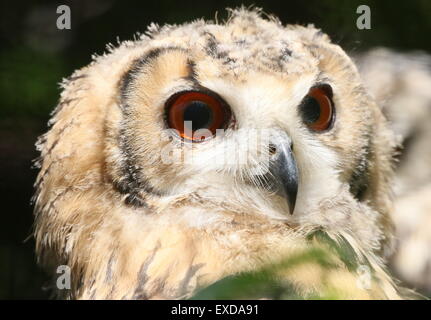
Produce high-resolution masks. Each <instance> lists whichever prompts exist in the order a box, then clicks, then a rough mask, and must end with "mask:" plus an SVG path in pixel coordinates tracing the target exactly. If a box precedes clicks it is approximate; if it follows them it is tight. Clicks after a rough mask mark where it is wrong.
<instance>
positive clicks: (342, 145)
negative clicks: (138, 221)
mask: <svg viewBox="0 0 431 320" xmlns="http://www.w3.org/2000/svg"><path fill="white" fill-rule="evenodd" d="M237 19H239V18H237ZM262 21H263V20H262ZM262 24H263V25H258V24H250V23H249V22H247V21H242V22H241V21H237V22H236V23H232V24H231V25H207V26H205V27H204V28H200V30H199V31H196V30H193V29H194V28H193V27H190V26H185V27H180V28H177V29H174V30H172V31H170V32H169V33H168V34H167V35H163V37H161V39H160V40H159V39H158V38H157V36H156V37H155V39H153V40H152V41H150V43H149V45H148V48H146V49H145V50H143V52H142V54H141V55H140V56H139V57H138V58H136V59H135V60H134V61H133V63H131V64H130V65H128V66H127V68H126V71H125V73H124V75H123V77H122V80H121V81H120V85H119V89H118V93H119V98H118V106H119V110H117V112H120V113H121V115H119V116H118V117H117V118H118V119H119V120H118V121H119V122H118V123H117V124H116V125H115V126H113V127H115V128H120V131H119V132H118V133H117V134H116V135H115V136H116V137H117V139H118V140H119V141H120V143H119V148H118V150H115V152H116V154H115V155H113V157H115V158H122V159H124V161H123V162H122V164H121V165H120V166H119V167H118V166H117V167H115V166H113V167H114V169H115V170H116V173H115V174H114V176H115V177H117V180H116V184H117V186H118V188H119V189H120V190H123V192H124V194H127V195H128V196H127V198H126V202H128V203H130V204H131V205H136V206H139V205H142V204H143V203H145V199H144V198H152V197H154V198H162V199H165V200H166V201H167V202H169V201H172V199H175V198H176V197H179V196H184V195H187V194H196V195H198V196H200V197H202V198H203V199H208V198H209V199H211V201H215V202H219V203H223V202H225V201H226V199H229V202H230V203H235V205H237V206H238V207H243V206H244V204H247V207H249V208H252V210H251V211H253V213H255V214H263V215H268V216H271V217H274V218H279V219H288V220H297V219H304V218H305V217H306V216H307V213H308V212H309V211H310V209H311V211H312V209H313V208H317V207H318V206H319V205H320V203H321V201H323V200H325V199H329V198H331V197H333V196H334V195H336V194H338V193H340V192H341V190H342V189H343V187H344V186H348V188H349V190H350V191H351V192H352V196H354V197H356V198H358V197H363V196H364V193H365V192H366V188H367V182H366V179H367V177H364V176H366V175H367V174H368V172H366V171H367V170H368V169H367V167H366V163H367V157H368V156H369V154H368V153H369V148H370V145H369V144H370V139H371V138H370V136H371V132H372V128H373V121H374V120H373V113H375V112H378V110H377V109H376V108H375V106H374V105H373V103H372V102H371V101H370V100H369V99H368V96H367V95H366V94H364V92H363V89H362V87H361V85H360V82H359V80H358V76H357V74H356V70H355V67H354V66H353V65H352V64H351V62H350V60H349V58H348V57H347V56H345V55H344V53H343V52H342V51H341V49H340V48H339V47H337V46H335V45H333V44H330V43H329V41H328V39H327V37H326V36H325V35H322V34H321V33H320V32H319V31H318V30H315V29H311V28H302V27H296V28H295V29H291V30H286V29H284V28H282V27H281V26H278V25H276V24H273V23H272V22H267V21H265V22H263V23H262ZM240 26H241V27H240ZM358 119H360V121H359V120H358ZM361 170H362V171H361ZM359 171H361V172H359ZM358 176H359V177H360V178H358ZM361 179H362V180H361Z"/></svg>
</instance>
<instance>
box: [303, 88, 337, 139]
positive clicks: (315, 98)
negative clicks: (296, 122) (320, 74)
mask: <svg viewBox="0 0 431 320" xmlns="http://www.w3.org/2000/svg"><path fill="white" fill-rule="evenodd" d="M300 112H301V116H302V120H303V121H304V123H305V124H306V125H307V126H308V127H309V128H310V129H311V130H313V131H318V132H319V131H325V130H327V129H329V128H330V127H331V125H332V122H333V119H334V113H335V110H334V104H333V102H332V90H331V87H330V86H328V85H322V86H316V87H313V88H311V89H310V91H309V92H308V94H307V96H306V97H305V98H304V100H303V101H302V103H301V106H300Z"/></svg>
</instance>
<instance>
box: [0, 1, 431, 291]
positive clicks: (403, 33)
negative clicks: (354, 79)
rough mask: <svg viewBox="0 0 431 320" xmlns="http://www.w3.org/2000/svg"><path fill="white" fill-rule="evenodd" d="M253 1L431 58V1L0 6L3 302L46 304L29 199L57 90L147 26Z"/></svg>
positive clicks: (343, 39)
mask: <svg viewBox="0 0 431 320" xmlns="http://www.w3.org/2000/svg"><path fill="white" fill-rule="evenodd" d="M61 4H66V5H69V7H70V9H71V21H72V26H71V27H72V28H71V30H58V29H57V27H56V20H57V17H58V16H59V14H57V13H56V9H57V6H59V5H61ZM241 4H244V5H245V6H249V5H251V4H254V5H255V6H257V7H261V8H263V9H264V11H265V12H267V13H273V14H275V15H277V16H278V17H279V18H280V20H281V21H282V22H283V23H300V24H308V23H313V24H314V25H315V26H316V27H318V28H321V29H322V30H323V31H324V32H326V33H328V34H329V35H330V36H331V38H332V39H333V40H334V41H335V42H337V43H339V44H340V45H342V47H343V48H344V49H346V50H347V51H349V52H355V53H356V52H360V51H364V50H366V49H367V48H370V47H375V46H386V47H390V48H393V49H397V50H399V51H411V50H423V51H427V52H431V40H430V39H431V36H430V35H431V1H429V0H415V1H413V0H412V1H403V2H401V1H397V2H394V1H381V0H380V1H341V0H340V1H318V0H310V1H305V0H299V1H297V0H295V1H286V0H283V1H281V0H279V1H226V0H217V1H215V0H211V1H205V2H202V1H201V2H194V3H193V2H186V1H185V0H182V1H169V0H158V1H155V2H149V1H114V0H110V1H99V0H96V1H94V0H93V1H83V0H79V1H77V0H75V1H61V2H58V1H52V2H47V1H2V2H1V4H0V8H1V9H0V197H1V204H2V206H1V215H2V217H1V221H0V299H20V298H24V299H33V298H36V299H43V298H47V297H48V293H47V292H46V291H44V290H43V285H44V282H45V281H46V279H47V277H46V275H45V274H44V273H43V271H42V270H40V269H39V268H38V266H37V265H36V261H35V257H34V253H33V252H34V241H33V239H32V238H31V237H30V235H31V230H32V221H33V215H32V207H31V206H30V198H31V196H32V193H33V181H34V179H35V177H36V174H37V171H36V170H34V169H31V165H32V159H34V158H36V157H37V152H36V151H35V148H34V143H35V141H36V138H37V136H38V135H40V134H41V133H43V132H44V131H45V130H46V123H47V121H48V119H49V114H50V112H51V110H52V109H53V108H54V107H55V105H56V101H57V100H58V97H59V94H60V89H59V86H58V83H59V82H60V81H61V80H62V78H63V77H67V76H69V75H70V74H71V73H72V72H73V71H74V70H75V69H77V68H80V67H82V66H84V65H86V64H88V63H89V62H90V61H91V55H92V54H93V53H98V54H101V53H103V52H104V50H105V45H106V44H107V43H109V42H111V43H114V44H116V43H117V39H119V40H127V39H132V37H133V34H134V33H135V32H137V31H139V32H144V31H145V29H146V26H147V25H148V24H149V23H150V22H156V23H158V24H164V23H170V24H174V23H183V22H186V21H189V20H192V19H196V18H201V17H204V18H207V19H213V18H214V15H215V12H216V11H218V19H219V21H220V20H221V19H222V18H223V17H226V12H225V10H224V8H225V7H237V6H240V5H241ZM361 4H367V5H368V6H369V7H370V8H371V30H358V29H357V27H356V20H357V18H358V16H359V15H358V14H357V13H356V8H357V7H358V6H359V5H361Z"/></svg>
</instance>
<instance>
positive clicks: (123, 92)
mask: <svg viewBox="0 0 431 320" xmlns="http://www.w3.org/2000/svg"><path fill="white" fill-rule="evenodd" d="M174 50H178V51H183V52H187V50H186V49H184V48H181V47H161V48H155V49H151V50H150V51H148V52H147V53H145V54H144V55H143V56H141V57H139V58H137V59H135V61H133V63H132V65H131V67H130V68H129V70H128V71H127V72H126V73H125V74H124V75H123V76H122V77H121V80H120V97H121V102H124V101H125V99H126V98H127V93H128V90H129V88H130V84H131V83H132V82H133V80H134V78H135V76H136V75H137V74H139V72H140V71H141V70H142V67H143V66H144V65H146V64H148V63H150V62H151V61H154V60H155V59H157V58H158V57H159V56H160V55H162V54H165V53H166V52H170V51H174ZM121 105H122V106H124V104H123V103H121Z"/></svg>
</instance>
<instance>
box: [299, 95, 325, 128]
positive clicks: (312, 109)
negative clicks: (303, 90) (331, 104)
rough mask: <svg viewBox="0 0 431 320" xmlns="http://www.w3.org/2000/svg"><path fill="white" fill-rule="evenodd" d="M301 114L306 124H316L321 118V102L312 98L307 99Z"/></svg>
mask: <svg viewBox="0 0 431 320" xmlns="http://www.w3.org/2000/svg"><path fill="white" fill-rule="evenodd" d="M301 113H302V119H303V120H304V122H305V123H308V124H312V123H315V122H316V121H317V120H319V118H320V104H319V102H318V101H317V100H316V99H315V98H313V97H311V96H308V97H306V98H305V100H304V102H303V104H302V108H301Z"/></svg>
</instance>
